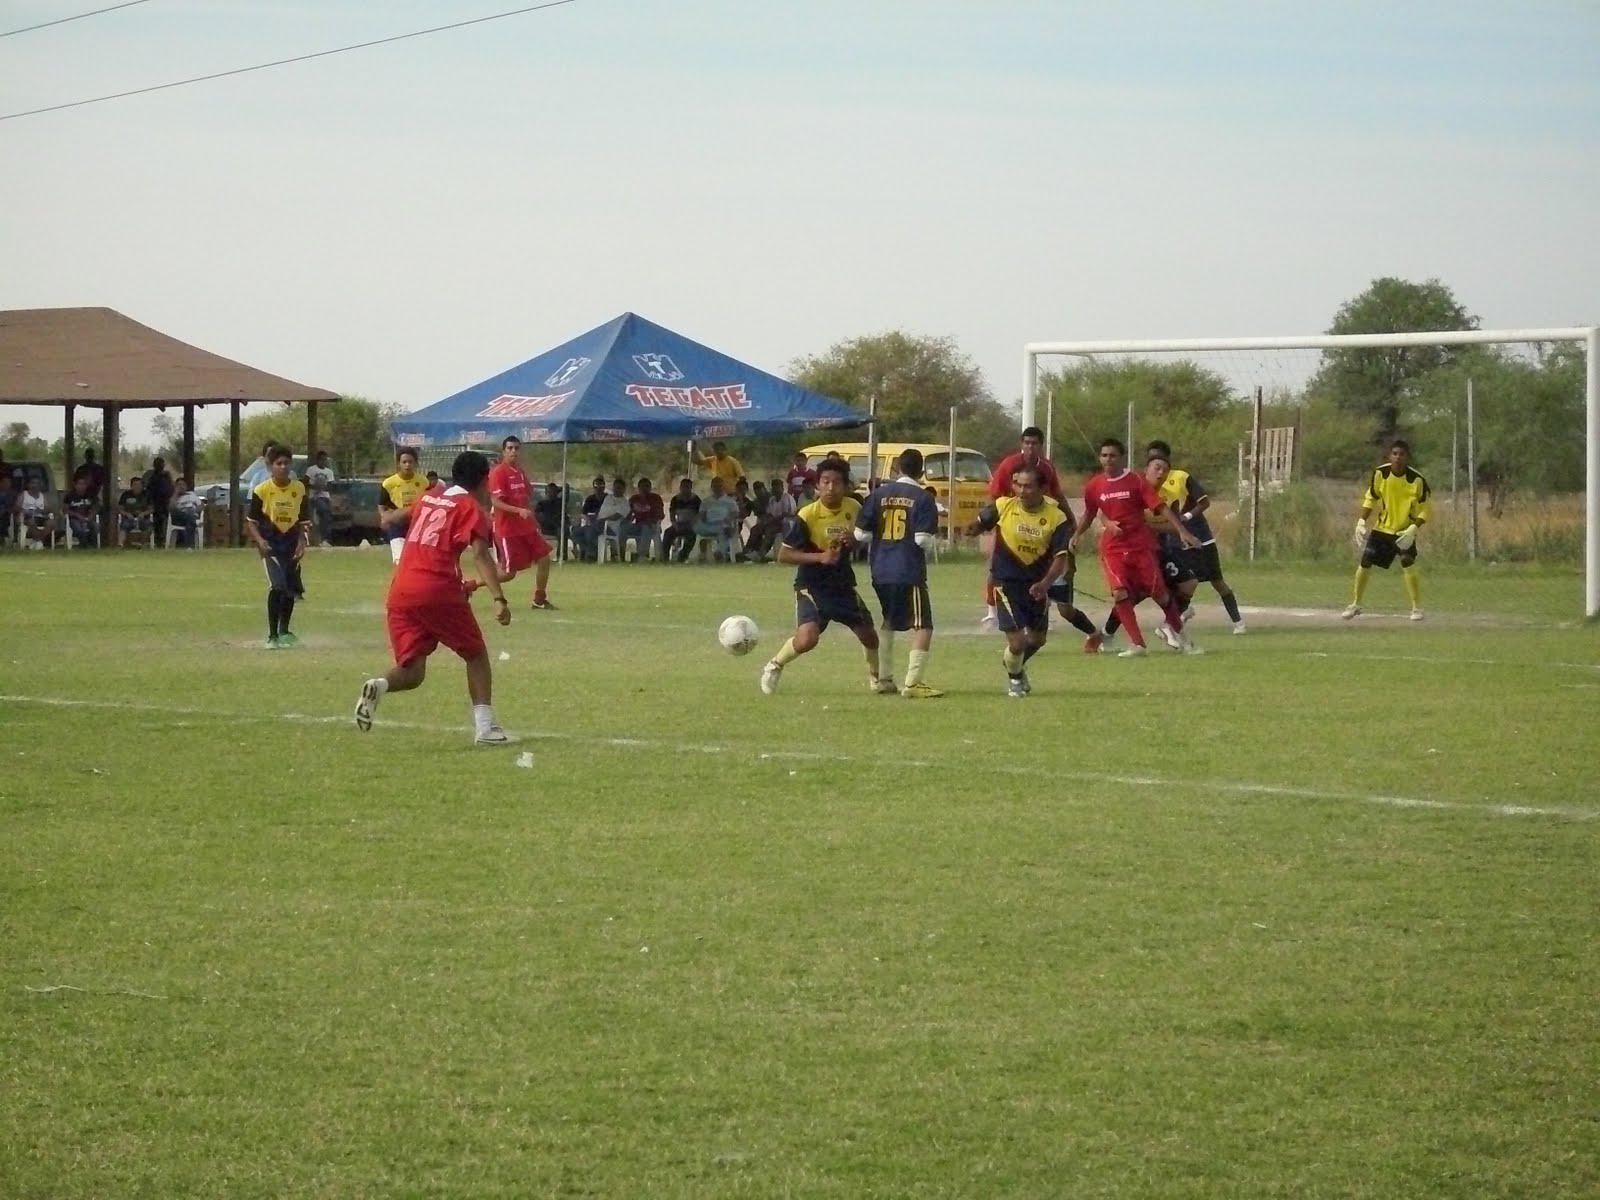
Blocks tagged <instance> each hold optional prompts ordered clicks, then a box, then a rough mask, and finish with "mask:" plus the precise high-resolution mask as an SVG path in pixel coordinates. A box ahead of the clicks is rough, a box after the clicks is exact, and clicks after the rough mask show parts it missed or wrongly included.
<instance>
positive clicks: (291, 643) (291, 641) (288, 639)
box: [278, 629, 300, 650]
mask: <svg viewBox="0 0 1600 1200" xmlns="http://www.w3.org/2000/svg"><path fill="white" fill-rule="evenodd" d="M299 644H300V639H299V638H297V637H295V635H294V634H292V633H290V632H289V631H288V630H287V629H285V630H284V631H283V632H282V633H280V634H279V635H278V649H280V650H292V649H294V648H295V647H296V646H298V645H299Z"/></svg>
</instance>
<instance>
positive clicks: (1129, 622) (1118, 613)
mask: <svg viewBox="0 0 1600 1200" xmlns="http://www.w3.org/2000/svg"><path fill="white" fill-rule="evenodd" d="M1112 615H1113V616H1114V617H1115V618H1116V620H1117V624H1118V625H1119V626H1120V627H1121V628H1123V629H1126V630H1127V631H1128V640H1129V641H1130V642H1132V643H1133V644H1134V645H1135V646H1142V645H1144V631H1143V630H1141V629H1140V628H1139V618H1138V617H1136V616H1134V615H1133V602H1132V601H1131V600H1119V601H1117V606H1116V608H1115V609H1113V610H1112ZM1106 623H1107V624H1108V625H1109V624H1110V622H1109V621H1108V622H1106Z"/></svg>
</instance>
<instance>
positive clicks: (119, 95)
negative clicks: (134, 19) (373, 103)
mask: <svg viewBox="0 0 1600 1200" xmlns="http://www.w3.org/2000/svg"><path fill="white" fill-rule="evenodd" d="M575 2H576V0H545V3H543V4H530V5H528V6H527V7H526V8H514V9H511V10H510V11H509V12H501V13H494V14H492V15H490V16H487V17H473V18H472V19H471V20H469V21H455V22H452V23H451V24H449V25H436V26H434V27H433V28H432V29H418V30H415V31H413V32H411V33H397V34H395V35H394V36H393V37H386V38H377V39H375V40H374V41H370V42H357V43H356V44H355V45H353V46H339V47H337V48H336V49H333V50H318V51H317V52H316V53H315V54H297V55H295V56H294V57H293V58H280V59H278V60H276V61H275V62H267V63H257V64H256V65H255V66H253V67H235V68H234V69H233V70H231V71H217V72H215V73H214V74H211V75H196V76H194V77H193V78H191V79H178V80H175V81H173V82H172V83H157V84H153V85H152V86H150V87H142V88H134V89H133V90H132V91H127V92H114V93H112V94H111V95H109V96H93V97H91V98H89V99H87V100H69V101H67V103H65V104H51V105H48V106H47V107H45V108H30V109H28V110H27V111H25V112H14V113H6V114H4V115H3V116H0V121H15V120H17V119H18V118H19V117H36V116H38V115H39V114H40V113H48V112H60V111H61V110H62V109H64V108H81V107H82V106H84V105H86V104H100V103H102V102H104V101H106V100H121V99H124V98H125V97H128V96H142V95H144V94H145V93H146V92H160V91H165V90H166V89H167V88H178V87H187V86H188V85H189V84H191V83H205V82H207V81H209V80H212V79H226V78H227V77H228V76H230V75H248V74H249V73H250V72H251V71H265V70H267V69H268V68H269V67H283V66H287V65H288V64H290V63H298V62H310V61H311V60H312V59H313V58H327V57H328V56H329V55H330V54H344V53H347V52H348V51H351V50H365V49H367V48H368V47H371V46H384V45H387V44H388V43H390V42H403V41H405V40H406V39H407V38H419V37H426V36H427V35H428V34H430V33H443V32H445V31H446V30H448V29H463V28H465V27H466V26H468V25H482V24H483V23H484V22H485V21H499V20H501V19H502V18H504V17H519V16H521V15H522V14H524V13H531V12H538V11H539V10H541V9H545V8H559V7H560V6H561V5H563V4H573V3H575Z"/></svg>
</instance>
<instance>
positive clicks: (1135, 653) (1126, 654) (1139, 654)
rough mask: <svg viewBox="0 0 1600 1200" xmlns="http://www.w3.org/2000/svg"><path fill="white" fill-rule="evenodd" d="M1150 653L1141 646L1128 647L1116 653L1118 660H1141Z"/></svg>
mask: <svg viewBox="0 0 1600 1200" xmlns="http://www.w3.org/2000/svg"><path fill="white" fill-rule="evenodd" d="M1149 653H1150V651H1148V650H1146V649H1145V648H1144V647H1143V646H1129V647H1128V648H1127V649H1126V650H1119V651H1117V657H1118V658H1143V657H1144V656H1145V655H1146V654H1149Z"/></svg>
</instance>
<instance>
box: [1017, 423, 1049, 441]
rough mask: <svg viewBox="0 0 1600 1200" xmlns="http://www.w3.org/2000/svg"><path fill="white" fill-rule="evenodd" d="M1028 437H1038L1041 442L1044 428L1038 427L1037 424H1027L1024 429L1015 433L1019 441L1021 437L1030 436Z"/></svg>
mask: <svg viewBox="0 0 1600 1200" xmlns="http://www.w3.org/2000/svg"><path fill="white" fill-rule="evenodd" d="M1030 437H1031V438H1038V439H1039V440H1040V441H1041V442H1042V441H1044V430H1042V429H1040V428H1039V427H1038V426H1037V425H1029V426H1028V427H1027V428H1026V429H1024V430H1023V431H1022V432H1021V433H1019V434H1018V435H1017V439H1018V440H1019V441H1020V440H1021V439H1023V438H1030Z"/></svg>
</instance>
